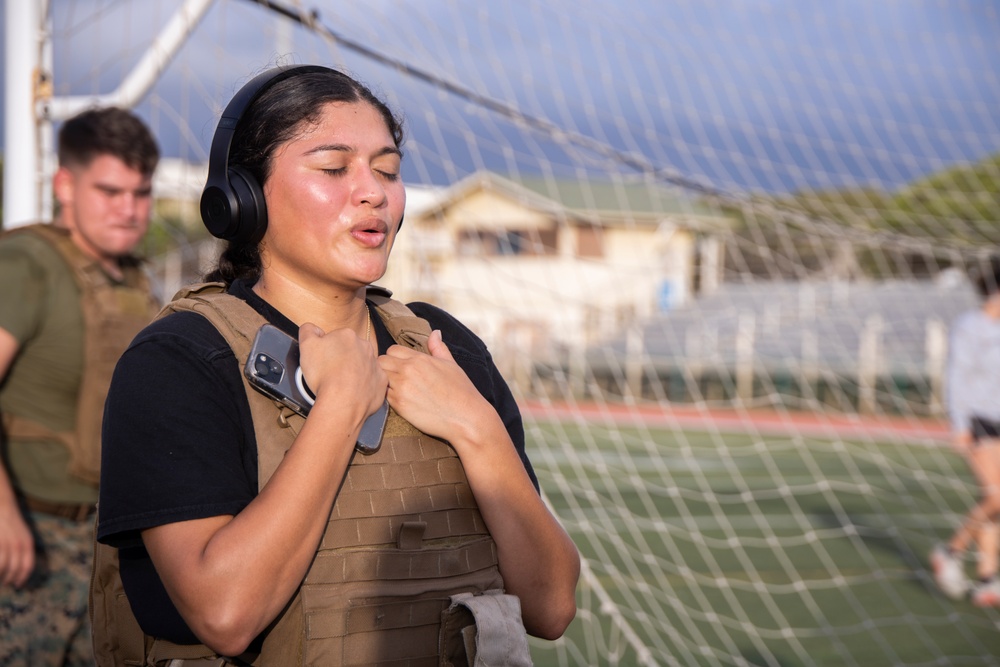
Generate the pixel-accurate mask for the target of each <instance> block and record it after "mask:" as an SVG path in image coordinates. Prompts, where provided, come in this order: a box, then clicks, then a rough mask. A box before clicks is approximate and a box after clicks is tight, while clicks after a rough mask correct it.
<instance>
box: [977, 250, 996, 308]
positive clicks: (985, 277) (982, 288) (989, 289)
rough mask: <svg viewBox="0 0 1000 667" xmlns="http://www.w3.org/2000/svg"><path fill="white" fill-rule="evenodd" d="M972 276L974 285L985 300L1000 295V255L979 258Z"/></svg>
mask: <svg viewBox="0 0 1000 667" xmlns="http://www.w3.org/2000/svg"><path fill="white" fill-rule="evenodd" d="M971 274H972V275H971V277H972V284H973V286H975V288H976V292H977V293H978V294H979V296H981V297H983V298H984V299H985V298H988V297H990V296H993V295H994V294H997V293H1000V255H990V256H988V257H980V258H978V259H977V260H976V261H975V264H974V265H973V266H972V271H971Z"/></svg>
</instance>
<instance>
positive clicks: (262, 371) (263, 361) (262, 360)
mask: <svg viewBox="0 0 1000 667" xmlns="http://www.w3.org/2000/svg"><path fill="white" fill-rule="evenodd" d="M253 367H254V370H255V371H256V372H257V375H258V376H259V377H261V378H264V379H267V380H271V381H277V380H279V379H281V373H282V372H283V371H284V368H283V367H282V365H281V364H280V363H278V362H277V361H275V360H274V359H272V358H271V357H269V356H267V355H266V354H260V355H257V359H256V360H255V361H254V364H253Z"/></svg>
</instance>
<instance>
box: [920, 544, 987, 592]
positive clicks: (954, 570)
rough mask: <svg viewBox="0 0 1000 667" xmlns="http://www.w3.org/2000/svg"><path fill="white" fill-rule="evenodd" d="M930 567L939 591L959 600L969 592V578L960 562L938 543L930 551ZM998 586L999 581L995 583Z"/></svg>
mask: <svg viewBox="0 0 1000 667" xmlns="http://www.w3.org/2000/svg"><path fill="white" fill-rule="evenodd" d="M930 560H931V568H932V569H933V570H934V582H935V583H937V586H938V588H940V589H941V592H942V593H944V594H945V595H947V596H948V597H950V598H951V599H952V600H961V599H962V598H963V597H965V595H966V594H967V593H968V592H969V580H968V579H966V578H965V571H964V570H963V569H962V563H961V562H960V561H959V559H958V558H956V557H955V556H954V555H952V554H951V552H949V551H948V549H947V548H946V547H945V546H944V545H942V544H939V545H937V546H936V547H934V550H933V551H931V559H930ZM997 585H998V588H1000V583H998V584H997Z"/></svg>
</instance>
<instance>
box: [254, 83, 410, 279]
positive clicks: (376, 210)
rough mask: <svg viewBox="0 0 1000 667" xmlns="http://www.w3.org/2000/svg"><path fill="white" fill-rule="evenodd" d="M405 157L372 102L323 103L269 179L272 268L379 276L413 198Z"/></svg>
mask: <svg viewBox="0 0 1000 667" xmlns="http://www.w3.org/2000/svg"><path fill="white" fill-rule="evenodd" d="M400 158H401V155H400V152H399V150H398V149H397V148H396V146H395V144H394V142H393V138H392V135H391V134H390V133H389V129H388V128H387V127H386V124H385V121H384V120H383V118H382V115H381V114H380V113H379V112H378V111H377V110H376V109H375V108H374V107H372V106H371V105H370V104H368V103H367V102H357V103H340V102H334V103H329V104H327V105H326V106H325V107H323V110H322V113H321V114H320V116H319V117H318V119H317V120H316V122H315V123H313V124H310V125H307V126H304V127H303V128H302V132H300V133H299V134H298V135H297V136H296V137H295V138H293V139H291V140H290V141H288V142H287V143H286V144H284V145H283V146H281V147H279V149H278V150H277V152H276V153H275V155H274V158H273V161H272V164H271V173H270V175H269V177H268V179H267V182H266V183H265V184H264V196H265V198H266V201H267V211H268V226H267V232H266V233H265V236H264V241H263V246H262V260H263V266H264V271H265V274H267V273H278V274H280V275H281V277H282V278H283V279H285V280H289V281H292V282H295V283H297V284H300V285H308V286H312V287H313V288H321V287H324V286H326V287H331V288H337V289H346V290H356V289H358V288H359V287H360V286H363V285H366V284H369V283H372V282H374V281H376V280H378V279H379V278H380V277H381V276H382V274H383V273H385V268H386V264H387V262H388V259H389V252H390V250H391V249H392V244H393V241H394V239H395V236H396V231H397V229H398V227H399V221H400V219H401V218H402V216H403V208H404V206H405V203H406V194H405V191H404V189H403V182H402V180H401V179H400V176H399V171H400Z"/></svg>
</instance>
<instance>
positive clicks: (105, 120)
mask: <svg viewBox="0 0 1000 667" xmlns="http://www.w3.org/2000/svg"><path fill="white" fill-rule="evenodd" d="M102 155H113V156H114V157H116V158H118V159H119V160H121V161H122V162H124V163H125V164H126V165H128V166H129V167H130V168H131V169H135V170H136V171H138V172H139V173H141V174H143V175H145V176H151V175H152V174H153V172H154V171H155V170H156V165H157V164H158V163H159V161H160V149H159V147H158V146H157V144H156V139H154V138H153V134H152V133H151V132H150V131H149V128H148V127H146V124H145V123H143V122H142V121H141V120H140V119H139V117H138V116H136V115H135V114H133V113H132V112H131V111H127V110H125V109H120V108H118V107H104V108H100V109H88V110H87V111H84V112H82V113H79V114H77V115H76V116H73V117H72V118H70V119H69V120H67V121H66V122H65V123H63V125H62V127H61V128H59V164H60V166H63V167H69V168H73V167H86V166H88V165H89V164H90V163H91V162H93V161H94V160H95V159H97V158H98V157H100V156H102Z"/></svg>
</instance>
